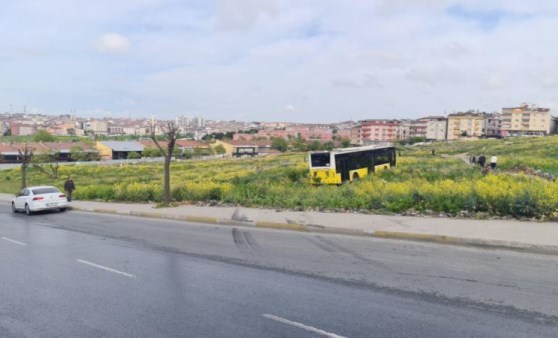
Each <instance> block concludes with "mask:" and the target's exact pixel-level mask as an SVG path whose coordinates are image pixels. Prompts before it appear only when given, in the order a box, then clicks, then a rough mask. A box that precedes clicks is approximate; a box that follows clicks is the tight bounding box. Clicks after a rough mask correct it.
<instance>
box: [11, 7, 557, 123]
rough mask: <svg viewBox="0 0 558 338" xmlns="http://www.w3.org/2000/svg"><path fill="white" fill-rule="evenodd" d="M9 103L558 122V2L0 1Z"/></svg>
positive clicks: (309, 118) (279, 116) (287, 117)
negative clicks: (506, 111)
mask: <svg viewBox="0 0 558 338" xmlns="http://www.w3.org/2000/svg"><path fill="white" fill-rule="evenodd" d="M0 32H2V34H0V37H1V39H0V112H4V111H10V109H11V110H12V111H15V112H20V111H23V109H24V107H25V110H26V111H27V112H37V113H44V114H69V113H73V114H76V115H81V116H95V117H104V116H108V117H127V116H132V117H150V116H152V115H154V116H156V117H157V118H160V119H166V118H173V117H174V116H177V115H186V116H201V117H205V118H206V119H213V120H240V121H291V122H316V123H330V122H338V121H345V120H355V121H356V120H361V119H373V118H418V117H422V116H428V115H444V114H448V113H452V112H456V111H464V110H470V109H475V110H477V109H478V110H480V111H487V112H492V111H500V110H501V108H502V107H513V106H517V105H519V104H521V103H523V102H527V103H531V104H536V105H539V106H542V107H548V108H551V109H552V110H553V112H555V113H554V115H558V113H556V111H557V110H558V1H553V0H546V1H541V0H529V1H525V0H466V1H465V0H462V1H452V0H448V1H444V0H421V1H416V0H213V1H212V0H117V1H115V0H110V1H109V0H96V1H86V0H49V1H44V0H2V1H1V2H0Z"/></svg>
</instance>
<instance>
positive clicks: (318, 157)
mask: <svg viewBox="0 0 558 338" xmlns="http://www.w3.org/2000/svg"><path fill="white" fill-rule="evenodd" d="M310 161H311V163H312V167H329V165H330V163H329V153H320V154H311V155H310Z"/></svg>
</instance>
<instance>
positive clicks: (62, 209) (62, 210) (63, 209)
mask: <svg viewBox="0 0 558 338" xmlns="http://www.w3.org/2000/svg"><path fill="white" fill-rule="evenodd" d="M58 210H60V212H64V211H66V208H59V209H58Z"/></svg>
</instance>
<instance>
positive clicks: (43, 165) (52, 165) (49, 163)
mask: <svg viewBox="0 0 558 338" xmlns="http://www.w3.org/2000/svg"><path fill="white" fill-rule="evenodd" d="M57 157H58V156H57V155H56V154H39V155H34V156H33V159H32V160H31V162H32V165H33V168H35V169H37V170H39V171H40V172H42V173H43V174H45V175H47V176H48V177H50V178H52V179H53V180H55V179H57V178H58V169H59V167H60V165H59V164H58V160H57Z"/></svg>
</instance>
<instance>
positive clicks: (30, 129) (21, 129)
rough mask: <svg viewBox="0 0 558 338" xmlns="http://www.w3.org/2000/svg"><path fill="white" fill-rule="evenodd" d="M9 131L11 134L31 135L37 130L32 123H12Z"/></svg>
mask: <svg viewBox="0 0 558 338" xmlns="http://www.w3.org/2000/svg"><path fill="white" fill-rule="evenodd" d="M10 131H11V133H12V135H14V136H15V135H20V136H25V135H33V134H35V133H36V132H37V126H36V125H32V124H22V123H13V124H12V125H11V128H10Z"/></svg>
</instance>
